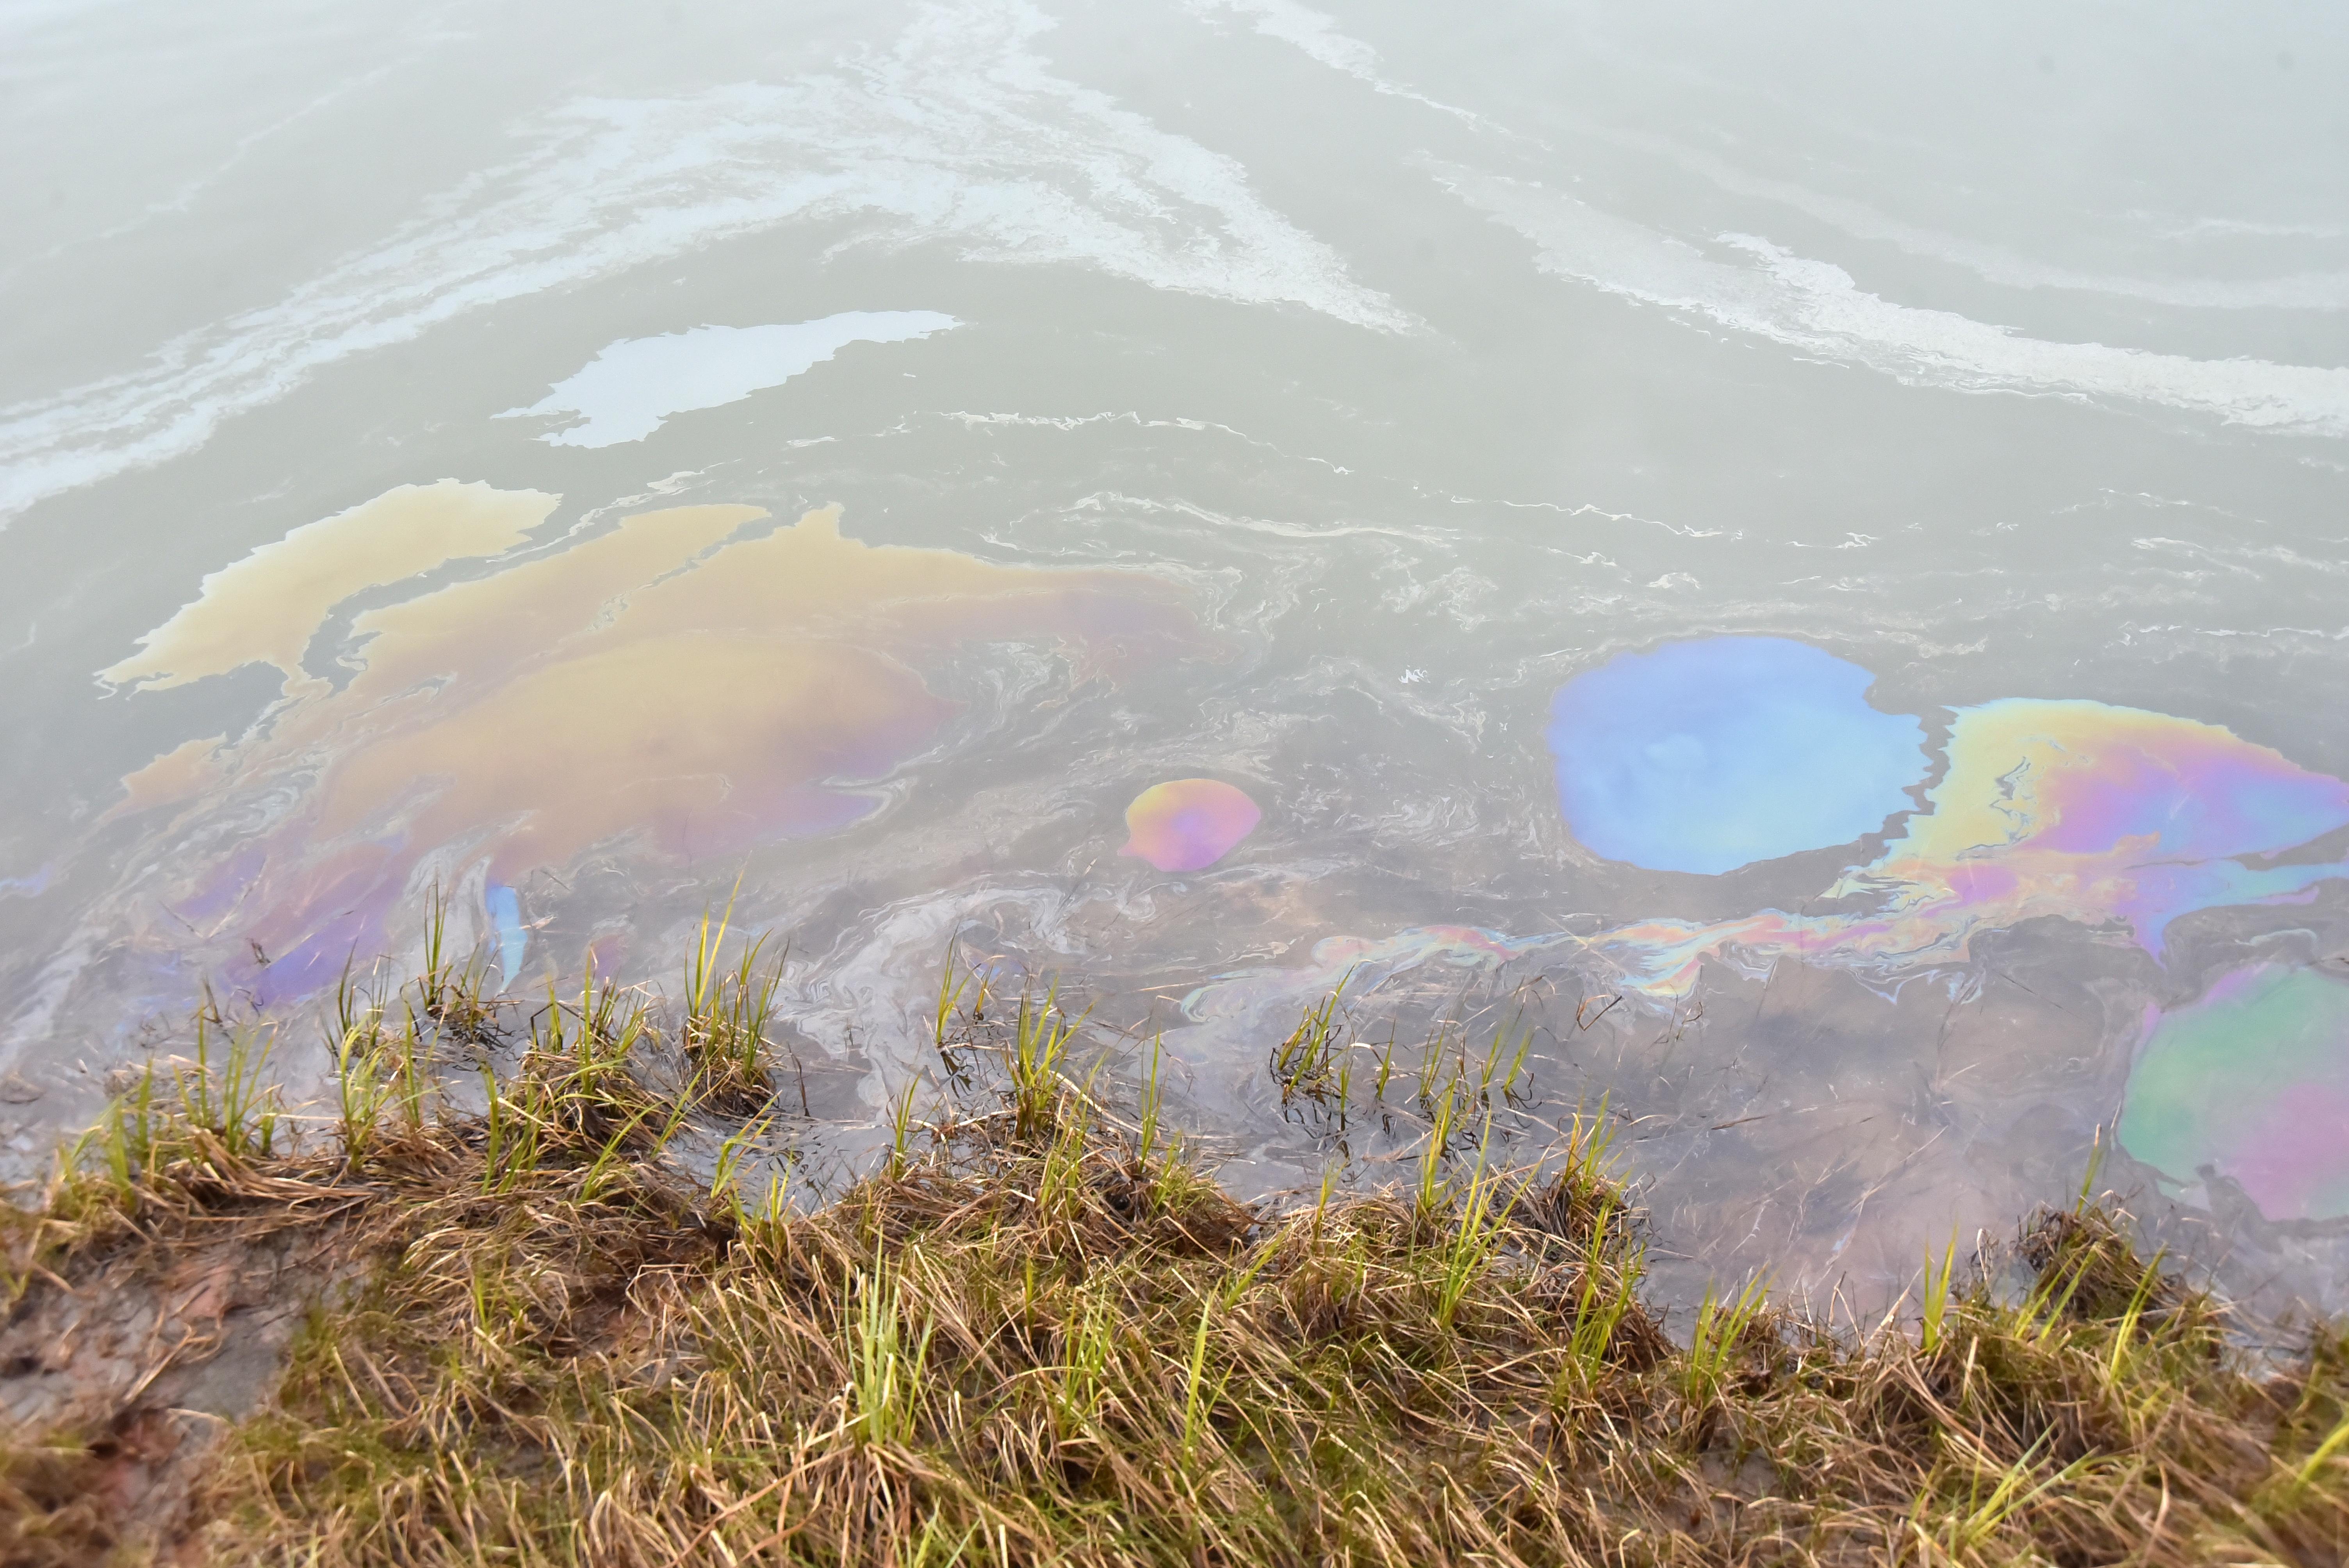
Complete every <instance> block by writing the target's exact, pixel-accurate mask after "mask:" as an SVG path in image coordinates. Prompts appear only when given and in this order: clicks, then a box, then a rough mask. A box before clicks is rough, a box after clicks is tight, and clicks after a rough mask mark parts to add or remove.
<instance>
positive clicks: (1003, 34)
mask: <svg viewBox="0 0 2349 1568" xmlns="http://www.w3.org/2000/svg"><path fill="white" fill-rule="evenodd" d="M1051 25H1052V24H1051V23H1050V19H1049V18H1047V17H1045V16H1044V15H1041V14H1040V13H1039V12H1038V11H1036V10H1035V9H1034V7H1032V6H1031V5H1027V4H1025V3H1024V0H978V3H974V4H969V5H962V6H959V7H953V8H949V7H946V6H935V7H931V8H929V9H927V10H926V11H925V12H923V13H922V14H921V15H919V16H918V17H917V19H916V21H915V23H914V24H913V25H912V26H911V27H910V28H909V29H908V30H907V31H906V33H905V35H904V36H901V37H900V38H899V39H898V40H897V42H896V43H895V46H894V47H892V48H891V49H889V50H887V51H885V52H880V53H875V54H872V55H868V56H866V57H861V58H858V59H855V60H852V61H849V62H847V63H846V64H844V65H843V67H842V68H841V69H840V70H839V71H838V72H837V73H836V74H831V75H823V76H816V77H806V78H802V79H801V80H798V81H794V82H792V83H788V84H783V85H780V86H778V85H771V84H764V83H747V84H738V85H733V86H728V87H721V88H713V89H710V90H708V91H704V92H700V93H697V94H694V95H692V96H690V97H685V98H664V99H598V100H591V101H585V102H581V103H578V104H574V106H572V107H571V108H568V109H567V110H565V111H564V112H563V113H561V114H559V115H556V116H554V117H553V118H552V119H550V120H548V121H546V122H543V123H542V124H540V125H538V126H537V127H536V128H534V130H533V136H534V139H535V146H534V147H533V150H531V151H530V152H528V153H526V154H525V155H524V156H523V158H521V159H520V160H516V161H514V162H512V163H511V164H508V165H506V166H504V167H502V168H498V169H494V170H489V171H487V172H484V173H482V174H481V175H478V176H475V177H473V178H472V179H471V180H468V181H465V182H463V183H462V184H460V186H459V187H457V188H456V189H454V190H452V191H449V192H448V193H447V194H446V195H444V196H443V197H442V198H440V200H439V201H435V202H434V203H432V204H431V207H430V210H429V211H427V212H426V213H425V214H423V215H422V216H420V217H419V219H417V220H416V221H415V222H411V223H410V224H409V225H408V226H407V227H406V228H405V229H403V230H401V231H400V232H398V233H397V234H395V236H394V237H393V238H392V239H391V240H390V241H389V242H388V243H386V244H384V245H383V246H381V247H380V248H378V249H377V250H375V251H372V252H369V253H364V254H359V255H355V256H353V257H351V258H349V259H348V260H347V261H345V262H344V263H341V264H339V265H338V266H336V267H335V268H333V269H332V270H330V271H329V272H327V273H326V274H324V275H322V276H320V277H318V278H316V280H314V281H313V282H311V283H309V284H305V285H303V286H301V287H299V288H297V289H295V291H294V292H293V293H292V294H288V295H287V296H286V297H285V299H284V300H282V301H280V302H278V303H277V304H273V305H269V306H266V307H264V308H262V309H258V310H254V311H251V312H247V313H245V314H244V315H239V316H235V317H233V318H231V319H229V320H227V321H224V322H221V323H218V324H215V325H212V326H208V327H204V328H202V329H200V330H198V331H195V332H191V333H189V334H187V335H183V336H181V337H180V338H178V339H176V340H174V341H173V342H171V343H170V344H167V345H165V346H163V347H162V348H161V349H160V350H159V351H158V352H157V353H156V355H155V356H153V358H152V359H151V360H150V363H149V364H148V365H147V366H144V367H143V368H141V369H140V370H138V371H135V372H131V373H129V374H125V375H120V376H116V377H109V378H107V379H104V380H100V381H97V382H93V383H90V384H88V385H85V386H82V387H76V388H74V389H72V390H70V391H68V392H67V393H64V394H62V395H59V396H57V397H49V398H45V399H40V400H36V401H34V402H30V403H25V404H19V405H17V406H16V407H12V408H9V409H6V410H5V411H0V516H5V514H6V513H8V512H11V511H18V510H21V509H23V508H25V507H26V506H29V505H31V504H32V503H34V502H35V501H37V500H41V499H43V498H44V497H47V496H51V495H56V494H57V493H59V492H61V491H63V490H69V489H72V488H74V487H77V486H79V485H85V484H89V483H93V482H96V481H98V480H103V479H106V478H108V477H109V476H111V475H114V474H118V473H120V472H123V471H125V470H126V469H132V468H136V467H140V466H143V465H147V464H151V463H156V462H160V461H163V460H166V459H171V458H173V457H177V456H180V455H182V454H184V453H187V452H190V451H192V450H194V449H196V448H198V447H200V446H202V444H203V443H204V442H205V441H206V440H207V439H209V438H211V437H212V434H213V432H214V431H216V430H217V429H218V428H219V427H220V425H221V424H222V421H224V420H226V419H228V418H233V417H234V416H235V415H237V414H239V413H243V412H245V411H248V410H251V409H254V408H257V407H263V406H264V405H266V404H268V403H271V402H273V401H274V400H276V399H277V398H280V397H285V395H286V394H287V393H289V392H291V391H292V390H294V389H295V387H298V386H300V385H301V384H302V383H304V382H305V381H306V380H307V379H309V378H310V377H312V376H313V375H315V374H316V372H318V371H320V370H322V369H324V368H326V366H331V365H335V364H337V363H339V362H341V361H344V360H347V359H348V358H350V357H352V356H357V355H360V354H365V353H367V352H368V351H370V350H373V349H377V348H381V347H384V346H388V345H393V344H398V343H403V342H407V341H409V340H411V339H414V338H416V337H417V336H419V335H421V334H423V333H425V332H427V331H429V329H431V328H432V327H434V326H436V325H440V324H442V323H444V322H447V321H450V320H451V319H454V318H456V317H458V316H460V315H468V314H470V313H472V312H476V311H480V310H483V309H486V308H488V307H490V306H493V305H496V304H502V303H504V302H506V301H510V300H514V299H518V298H522V297H523V296H525V295H528V294H536V293H539V292H541V291H543V290H546V289H551V288H557V287H562V286H564V285H568V284H580V283H584V282H587V281H590V280H592V279H595V278H598V277H604V276H608V275H610V274H612V273H616V272H620V271H623V270H625V269H627V268H630V267H635V266H639V265H643V264H645V263H650V262H655V261H659V260H663V259H666V258H669V257H674V256H678V255H680V254H684V253H688V252H691V251H694V250H698V249H700V248H703V247H706V246H708V245H709V244H710V243H712V242H715V241H718V240H720V239H723V238H725V237H727V236H729V235H734V234H740V233H745V232H752V231H757V230H762V229H767V228H771V227H773V226H775V225H778V224H781V223H785V222H793V221H798V220H812V219H833V220H838V219H854V220H861V221H863V222H864V230H863V232H861V233H860V234H859V236H858V238H859V239H860V240H861V241H863V242H869V243H879V244H885V245H891V246H905V245H911V244H916V243H921V242H944V243H947V244H949V245H952V246H954V247H955V248H957V250H958V252H959V253H961V254H962V255H964V256H966V257H970V258H974V259H979V260H985V261H991V262H1003V263H1071V264H1077V265H1082V266H1089V267H1092V268H1094V269H1096V270H1098V271H1101V272H1103V273H1109V274H1111V275H1112V276H1116V277H1121V278H1128V279H1132V280H1133V281H1136V282H1139V283H1143V284H1149V285H1151V286H1153V287H1156V288H1163V289H1171V290H1178V291H1183V292H1187V293H1192V294H1204V295H1208V296H1211V297H1215V298H1219V299H1227V300H1234V301H1239V302H1244V303H1247V304H1296V305H1301V306H1304V307H1306V308H1308V309H1311V310H1315V311H1319V312H1321V313H1323V314H1325V315H1330V316H1334V317H1335V318H1337V319H1338V320H1340V321H1343V322H1347V323H1350V324H1352V325H1360V326H1365V327H1371V328H1373V329H1376V330H1380V331H1390V332H1400V331H1408V330H1413V329H1414V328H1416V326H1417V325H1418V324H1417V323H1416V322H1415V321H1414V320H1413V318H1412V317H1411V316H1409V315H1406V314H1405V313H1404V312H1403V311H1402V310H1401V309H1400V308H1399V307H1397V306H1396V305H1395V304H1393V303H1392V301H1390V300H1389V299H1387V298H1386V297H1385V296H1384V295H1382V294H1378V293H1376V292H1374V291H1371V290H1369V289H1366V288H1363V287H1362V286H1361V285H1360V284H1356V283H1355V282H1353V280H1352V279H1351V278H1350V276H1349V275H1348V273H1347V272H1346V269H1345V266H1344V263H1342V262H1341V261H1340V258H1339V257H1338V255H1337V254H1336V253H1335V252H1333V251H1331V250H1330V248H1329V247H1328V246H1327V245H1324V244H1323V243H1321V242H1319V241H1318V240H1315V239H1314V238H1313V237H1312V236H1310V235H1309V234H1307V233H1305V232H1302V231H1301V230H1299V229H1298V228H1297V227H1296V226H1294V225H1293V224H1291V223H1290V222H1288V220H1286V219H1285V218H1283V217H1282V216H1281V215H1280V214H1278V212H1275V211H1272V210H1271V209H1269V208H1268V207H1267V206H1266V205H1265V204H1264V203H1263V202H1262V201H1260V200H1258V198H1257V196H1256V194H1255V193H1254V192H1253V191H1251V190H1250V189H1249V186H1248V183H1247V174H1246V170H1243V169H1242V168H1241V166H1240V165H1239V164H1238V163H1237V162H1236V161H1234V160H1231V159H1229V158H1226V157H1224V156H1222V155H1220V154H1217V153H1214V152H1211V151H1209V150H1206V148H1203V147H1201V146H1199V145H1198V144H1197V143H1195V142H1193V141H1190V140H1188V139H1185V138H1183V137H1179V136H1174V135H1171V134H1169V133H1167V132H1165V131H1162V130H1160V129H1157V128H1156V127H1155V126H1154V125H1153V124H1151V122H1150V121H1148V120H1147V119H1143V117H1142V116H1140V115H1137V114H1135V113H1133V112H1132V111H1130V110H1126V109H1122V108H1118V107H1117V106H1116V105H1115V104H1114V103H1113V102H1112V100H1111V99H1109V98H1106V97H1104V96H1103V95H1102V94H1100V93H1098V92H1094V91H1092V90H1090V89H1088V88H1081V87H1078V86H1076V85H1074V84H1072V83H1070V82H1067V81H1064V80H1061V78H1059V77H1054V76H1052V75H1050V73H1049V72H1048V71H1047V70H1046V69H1045V67H1044V65H1043V62H1042V61H1041V59H1040V58H1039V57H1037V56H1036V55H1035V54H1034V53H1033V51H1032V50H1031V48H1030V43H1031V41H1032V40H1033V39H1034V37H1035V36H1037V35H1038V34H1040V33H1041V32H1043V31H1044V30H1046V29H1047V28H1049V27H1050V26H1051Z"/></svg>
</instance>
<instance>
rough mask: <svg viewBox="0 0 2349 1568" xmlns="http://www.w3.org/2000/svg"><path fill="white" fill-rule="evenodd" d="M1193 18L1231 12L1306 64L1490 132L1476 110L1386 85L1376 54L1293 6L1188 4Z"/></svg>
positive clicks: (1329, 20) (1331, 22) (1231, 1)
mask: <svg viewBox="0 0 2349 1568" xmlns="http://www.w3.org/2000/svg"><path fill="white" fill-rule="evenodd" d="M1191 10H1192V12H1193V13H1194V14H1195V15H1202V16H1207V15H1215V14H1216V13H1217V12H1220V11H1230V12H1234V13H1237V15H1243V16H1247V17H1249V18H1251V19H1253V20H1254V21H1255V23H1256V30H1257V32H1258V33H1260V34H1262V35H1263V36H1266V37H1268V38H1278V39H1279V40H1280V41H1281V42H1282V43H1284V44H1288V45H1290V46H1293V47H1295V48H1297V49H1299V50H1301V51H1303V52H1304V54H1305V55H1306V56H1307V57H1308V58H1310V59H1312V60H1315V61H1318V62H1319V64H1321V65H1325V66H1327V67H1330V69H1331V70H1333V71H1342V72H1344V73H1345V74H1346V75H1348V76H1350V77H1353V78H1354V79H1355V80H1356V81H1359V82H1365V83H1368V84H1369V85H1370V86H1371V87H1372V88H1376V89H1377V90H1378V91H1380V92H1382V93H1385V94H1387V95H1389V96H1390V97H1393V98H1409V99H1410V100H1411V101H1412V102H1413V103H1416V104H1424V105H1425V106H1427V107H1428V108H1433V109H1440V110H1442V111H1443V112H1444V113H1445V114H1448V115H1451V116H1452V117H1453V118H1454V119H1459V120H1462V121H1464V122H1465V123H1467V124H1470V125H1479V126H1489V124H1490V122H1489V121H1487V120H1486V119H1485V117H1484V116H1483V115H1481V114H1478V113H1476V112H1475V110H1474V109H1465V108H1459V107H1458V106H1456V105H1454V104H1448V103H1444V102H1441V101H1439V100H1437V99H1435V98H1429V97H1428V96H1427V95H1426V94H1425V93H1422V92H1415V91H1413V89H1412V88H1406V87H1402V86H1400V85H1398V84H1396V83H1394V82H1391V81H1389V80H1388V79H1387V78H1386V77H1385V76H1384V75H1383V74H1381V71H1380V69H1379V52H1378V51H1377V50H1376V49H1373V48H1371V46H1369V45H1368V44H1365V43H1363V42H1362V41H1361V39H1359V38H1350V37H1348V36H1346V35H1345V34H1343V33H1340V32H1339V31H1338V24H1337V19H1336V18H1335V17H1332V16H1328V15H1323V14H1322V13H1321V12H1319V11H1316V10H1313V9H1311V8H1309V7H1308V6H1304V5H1299V4H1297V0H1191Z"/></svg>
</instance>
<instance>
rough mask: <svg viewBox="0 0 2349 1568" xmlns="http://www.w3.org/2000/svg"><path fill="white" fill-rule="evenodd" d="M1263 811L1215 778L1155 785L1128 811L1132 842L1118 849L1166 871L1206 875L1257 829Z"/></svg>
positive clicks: (1173, 781)
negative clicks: (1203, 873)
mask: <svg viewBox="0 0 2349 1568" xmlns="http://www.w3.org/2000/svg"><path fill="white" fill-rule="evenodd" d="M1263 818H1264V813H1263V812H1262V811H1261V810H1258V809H1257V803H1256V802H1255V801H1254V800H1252V799H1249V798H1248V796H1247V792H1246V791H1245V790H1242V789H1237V788H1235V787H1234V786H1232V785H1229V784H1226V783H1223V782H1221V781H1219V780H1217V779H1174V780H1171V781H1170V782H1167V783H1164V784H1154V785H1152V786H1151V787H1150V788H1149V789H1144V790H1143V792H1142V793H1141V794H1139V795H1137V796H1135V797H1134V798H1133V804H1132V805H1130V806H1128V807H1127V808H1126V809H1125V826H1126V832H1127V838H1126V841H1125V843H1124V845H1123V847H1122V848H1120V849H1119V851H1117V852H1118V853H1119V854H1121V855H1132V856H1133V857H1134V858H1136V859H1137V860H1143V861H1149V862H1150V863H1151V864H1152V865H1154V866H1156V867H1157V868H1158V869H1159V870H1160V871H1162V872H1196V871H1205V870H1206V868H1207V867H1209V866H1212V865H1214V864H1215V863H1216V861H1220V860H1222V859H1223V858H1224V857H1225V856H1226V855H1227V854H1229V853H1231V852H1232V851H1233V850H1234V849H1235V848H1237V846H1238V844H1239V841H1241V840H1242V839H1245V838H1247V836H1248V835H1249V834H1250V833H1252V832H1254V831H1256V825H1257V822H1259V821H1261V820H1263Z"/></svg>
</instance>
